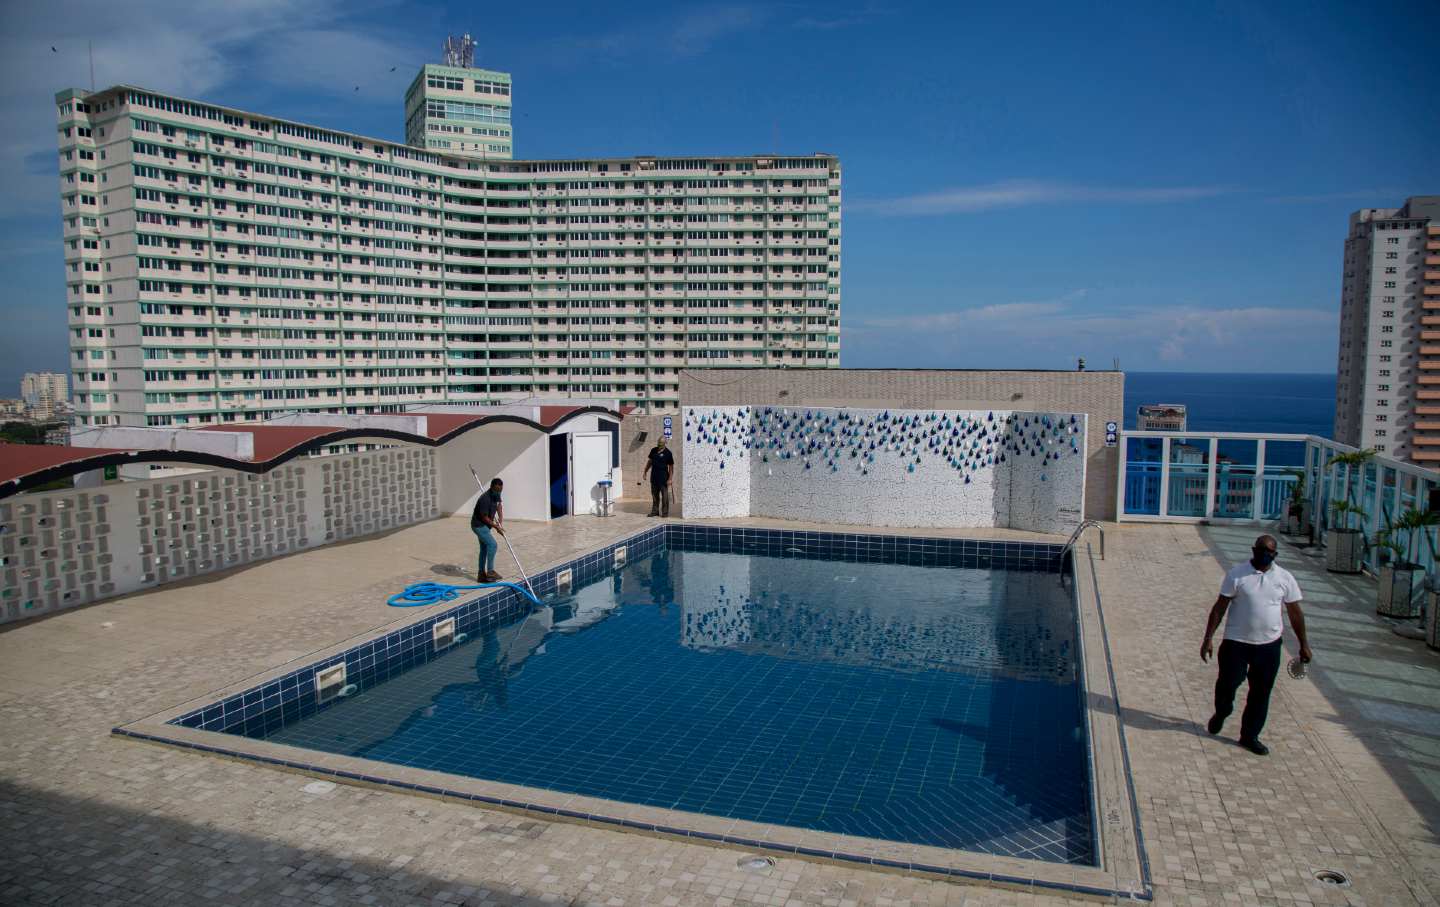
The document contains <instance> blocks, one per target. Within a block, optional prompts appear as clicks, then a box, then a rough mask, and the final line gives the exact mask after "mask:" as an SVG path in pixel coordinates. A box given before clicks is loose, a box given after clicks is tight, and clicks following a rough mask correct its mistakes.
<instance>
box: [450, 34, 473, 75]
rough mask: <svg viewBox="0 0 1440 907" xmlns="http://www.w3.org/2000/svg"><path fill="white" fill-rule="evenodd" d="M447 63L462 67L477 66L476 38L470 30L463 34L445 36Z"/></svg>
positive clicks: (470, 67)
mask: <svg viewBox="0 0 1440 907" xmlns="http://www.w3.org/2000/svg"><path fill="white" fill-rule="evenodd" d="M444 49H445V65H446V66H457V67H459V68H461V69H474V68H475V40H474V39H473V38H471V37H470V34H469V32H466V33H465V34H463V35H448V36H446V38H445V44H444Z"/></svg>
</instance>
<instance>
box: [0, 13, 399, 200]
mask: <svg viewBox="0 0 1440 907" xmlns="http://www.w3.org/2000/svg"><path fill="white" fill-rule="evenodd" d="M374 11H375V6H374V4H370V5H368V6H365V5H356V4H353V3H348V4H347V3H342V2H339V0H235V2H225V0H192V2H173V0H169V2H167V0H135V2H127V3H109V2H104V0H59V2H47V3H12V4H9V5H7V7H6V9H5V14H4V16H5V28H4V29H3V31H0V61H3V62H0V118H3V121H4V122H5V123H6V124H7V131H6V136H5V137H4V138H3V139H0V173H3V174H4V177H3V179H4V182H3V184H0V209H3V210H4V211H5V216H6V217H19V216H36V215H38V214H45V213H51V212H55V211H57V210H58V204H57V187H56V183H55V182H54V181H53V180H51V179H46V178H43V177H37V176H36V175H35V174H34V173H33V172H30V173H28V174H27V173H26V171H25V169H24V167H25V163H26V161H27V159H29V160H31V161H33V160H34V159H35V157H36V156H37V155H40V154H49V155H53V154H54V153H55V107H54V95H55V92H57V91H59V90H61V89H64V88H72V87H80V88H84V87H88V86H89V85H90V46H91V45H90V42H91V41H92V40H93V47H94V65H95V85H96V87H98V88H104V87H107V86H109V85H114V84H118V83H125V84H130V85H139V86H142V87H145V88H153V89H155V90H157V91H165V92H172V93H175V94H179V95H182V96H186V97H196V98H204V97H207V96H209V95H211V94H212V93H213V92H215V91H217V90H219V89H223V88H225V87H227V86H232V85H236V84H238V83H240V82H241V81H242V80H249V81H251V82H253V83H260V84H269V85H274V86H278V87H286V88H290V87H295V86H302V87H304V88H306V89H307V90H311V91H321V92H325V93H327V94H335V95H349V96H360V97H365V98H366V100H381V99H384V100H392V99H393V100H394V103H396V104H398V103H399V100H398V98H399V92H400V91H403V89H404V85H405V83H406V82H408V79H409V78H411V77H412V76H413V75H414V72H413V67H415V66H418V65H419V62H420V61H421V60H422V59H423V57H422V55H421V54H420V52H419V48H417V47H415V46H413V45H412V44H410V43H408V42H407V41H405V40H397V39H396V38H394V37H392V36H391V35H390V34H389V32H386V31H382V30H381V29H379V28H378V27H374V26H369V25H367V26H360V25H356V24H355V23H354V20H353V18H352V17H353V16H354V15H355V14H356V13H357V12H366V13H373V12H374ZM52 48H54V49H53V50H52ZM407 60H408V61H409V64H408V65H409V66H410V67H411V68H412V71H411V72H408V73H403V74H402V73H400V72H399V71H398V70H397V73H396V74H395V76H391V77H390V78H392V79H396V80H397V81H399V78H400V77H401V76H402V75H403V80H404V81H399V85H398V89H397V88H396V87H395V86H393V85H389V84H386V83H384V82H383V81H382V74H384V75H388V68H389V65H397V64H400V63H402V62H404V61H407ZM386 64H388V65H386ZM356 85H359V86H360V88H361V90H360V92H358V93H357V92H355V90H354V88H355V86H356ZM397 115H398V114H397ZM32 171H33V167H32Z"/></svg>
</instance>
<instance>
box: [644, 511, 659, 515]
mask: <svg viewBox="0 0 1440 907" xmlns="http://www.w3.org/2000/svg"><path fill="white" fill-rule="evenodd" d="M645 515H646V516H659V515H660V514H658V513H656V512H655V511H653V510H652V511H650V512H649V513H647V514H645Z"/></svg>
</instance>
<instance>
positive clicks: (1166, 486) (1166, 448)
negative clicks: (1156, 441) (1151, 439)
mask: <svg viewBox="0 0 1440 907" xmlns="http://www.w3.org/2000/svg"><path fill="white" fill-rule="evenodd" d="M1169 515H1170V438H1169V437H1168V436H1167V437H1164V438H1161V439H1160V516H1169Z"/></svg>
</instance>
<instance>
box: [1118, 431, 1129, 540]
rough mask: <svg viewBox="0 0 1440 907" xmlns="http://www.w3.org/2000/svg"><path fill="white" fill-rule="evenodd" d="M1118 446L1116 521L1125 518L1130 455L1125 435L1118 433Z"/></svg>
mask: <svg viewBox="0 0 1440 907" xmlns="http://www.w3.org/2000/svg"><path fill="white" fill-rule="evenodd" d="M1116 446H1117V447H1119V448H1120V480H1119V482H1118V484H1117V485H1116V487H1115V520H1116V522H1119V521H1120V520H1122V519H1124V518H1125V459H1126V457H1128V456H1129V454H1130V445H1129V444H1127V443H1126V442H1125V433H1124V432H1123V431H1122V432H1118V433H1117V435H1116Z"/></svg>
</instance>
